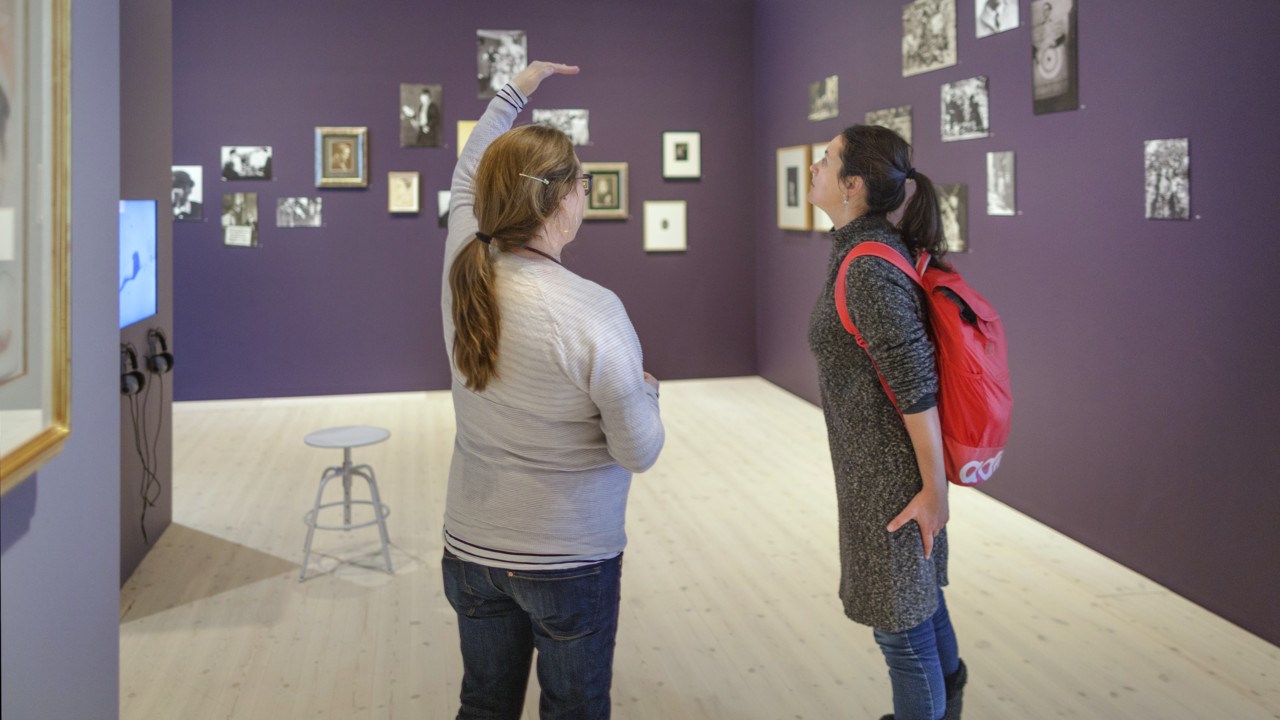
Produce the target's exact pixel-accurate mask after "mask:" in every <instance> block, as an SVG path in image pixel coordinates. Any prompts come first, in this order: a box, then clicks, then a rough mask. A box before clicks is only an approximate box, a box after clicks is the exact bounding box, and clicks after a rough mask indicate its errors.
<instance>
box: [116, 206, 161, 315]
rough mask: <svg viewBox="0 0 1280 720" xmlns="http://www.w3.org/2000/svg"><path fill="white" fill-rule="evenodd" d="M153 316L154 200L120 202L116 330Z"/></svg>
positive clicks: (154, 292)
mask: <svg viewBox="0 0 1280 720" xmlns="http://www.w3.org/2000/svg"><path fill="white" fill-rule="evenodd" d="M155 314H156V201H155V200H121V201H120V327H121V328H126V327H128V326H130V325H132V324H134V323H136V322H138V321H139V320H143V319H146V318H149V317H151V316H152V315H155Z"/></svg>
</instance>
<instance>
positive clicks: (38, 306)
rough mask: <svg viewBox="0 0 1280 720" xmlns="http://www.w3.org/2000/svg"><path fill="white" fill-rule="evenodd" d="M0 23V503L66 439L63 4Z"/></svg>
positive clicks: (32, 4)
mask: <svg viewBox="0 0 1280 720" xmlns="http://www.w3.org/2000/svg"><path fill="white" fill-rule="evenodd" d="M6 7H7V8H8V9H7V11H6V12H5V18H4V20H5V22H2V23H0V49H3V51H4V52H3V53H0V54H2V55H3V58H4V62H2V63H0V92H2V93H3V98H4V100H5V101H6V110H7V122H5V123H0V141H2V142H3V148H4V153H3V155H0V179H2V180H3V182H0V428H3V430H0V493H4V492H8V491H9V490H10V489H12V488H13V487H15V486H17V485H18V483H20V482H22V481H23V480H24V479H26V478H28V477H30V476H31V474H32V473H33V472H35V471H36V470H37V469H38V468H39V467H40V466H41V465H43V464H44V463H46V462H47V461H49V460H50V459H51V458H53V457H54V456H55V455H57V454H58V453H59V452H60V451H61V450H62V447H63V444H64V443H65V442H66V439H67V436H68V435H70V433H71V356H70V353H69V348H70V340H71V338H70V334H69V332H70V330H69V328H70V305H69V304H68V303H69V292H70V270H69V267H70V265H69V249H68V248H69V245H68V235H69V233H70V224H69V217H70V211H71V208H70V201H69V199H70V197H71V171H70V167H71V165H70V163H71V140H70V138H71V134H70V127H71V125H70V109H69V108H70V105H69V101H70V88H71V76H70V68H71V55H70V51H69V47H70V40H71V26H70V16H71V15H70V2H69V0H27V1H26V2H17V3H8V4H7V5H6Z"/></svg>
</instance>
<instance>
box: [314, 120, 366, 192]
mask: <svg viewBox="0 0 1280 720" xmlns="http://www.w3.org/2000/svg"><path fill="white" fill-rule="evenodd" d="M368 158H369V128H366V127H318V128H316V187H369V166H368Z"/></svg>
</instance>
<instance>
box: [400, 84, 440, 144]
mask: <svg viewBox="0 0 1280 720" xmlns="http://www.w3.org/2000/svg"><path fill="white" fill-rule="evenodd" d="M443 117H444V88H443V87H442V86H440V85H417V84H411V83H401V84H400V147H440V135H441V134H442V133H441V128H440V124H441V122H442V121H441V118H443Z"/></svg>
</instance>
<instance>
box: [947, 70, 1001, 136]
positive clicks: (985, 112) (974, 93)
mask: <svg viewBox="0 0 1280 720" xmlns="http://www.w3.org/2000/svg"><path fill="white" fill-rule="evenodd" d="M990 113H991V108H990V105H989V104H988V98H987V79H986V78H985V77H982V76H978V77H972V78H967V79H965V80H957V81H955V82H953V83H947V84H945V85H943V86H942V141H943V142H951V141H952V140H973V139H974V138H984V137H987V136H988V135H990V134H991V126H990V118H991V115H990Z"/></svg>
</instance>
